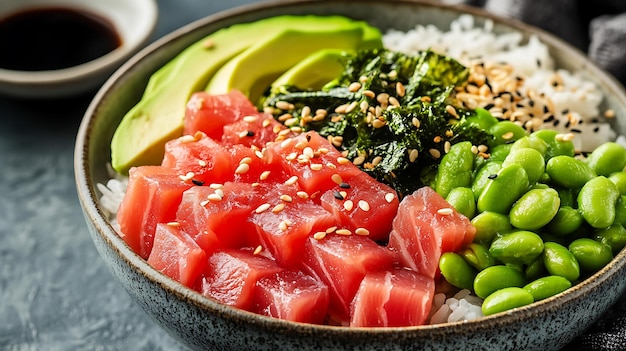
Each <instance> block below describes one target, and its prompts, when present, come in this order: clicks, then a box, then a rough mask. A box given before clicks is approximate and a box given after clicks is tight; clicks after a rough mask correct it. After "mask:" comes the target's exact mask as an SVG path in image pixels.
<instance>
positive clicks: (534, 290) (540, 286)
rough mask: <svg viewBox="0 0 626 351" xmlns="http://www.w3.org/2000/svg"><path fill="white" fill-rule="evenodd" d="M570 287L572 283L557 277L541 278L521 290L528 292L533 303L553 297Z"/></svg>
mask: <svg viewBox="0 0 626 351" xmlns="http://www.w3.org/2000/svg"><path fill="white" fill-rule="evenodd" d="M571 287H572V283H571V282H570V281H569V280H567V279H565V278H563V277H561V276H558V275H549V276H547V277H541V278H539V279H536V280H534V281H532V282H530V283H528V284H526V285H524V287H523V289H524V290H526V291H528V292H529V293H530V294H531V295H532V296H533V299H534V300H535V301H539V300H543V299H546V298H548V297H551V296H554V295H556V294H558V293H561V292H563V291H565V290H567V289H569V288H571Z"/></svg>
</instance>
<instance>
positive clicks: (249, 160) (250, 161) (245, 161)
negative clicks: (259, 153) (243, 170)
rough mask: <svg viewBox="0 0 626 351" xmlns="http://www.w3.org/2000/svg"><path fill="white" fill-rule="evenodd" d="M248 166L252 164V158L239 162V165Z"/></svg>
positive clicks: (245, 158)
mask: <svg viewBox="0 0 626 351" xmlns="http://www.w3.org/2000/svg"><path fill="white" fill-rule="evenodd" d="M244 163H245V164H250V163H252V157H244V158H242V159H241V161H239V164H244Z"/></svg>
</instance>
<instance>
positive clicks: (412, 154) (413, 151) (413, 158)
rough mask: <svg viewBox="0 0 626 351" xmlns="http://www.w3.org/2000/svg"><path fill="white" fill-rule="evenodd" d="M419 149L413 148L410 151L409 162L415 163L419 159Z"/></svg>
mask: <svg viewBox="0 0 626 351" xmlns="http://www.w3.org/2000/svg"><path fill="white" fill-rule="evenodd" d="M418 155H419V154H418V151H417V149H411V150H410V151H409V162H411V163H413V162H415V161H416V160H417V156H418Z"/></svg>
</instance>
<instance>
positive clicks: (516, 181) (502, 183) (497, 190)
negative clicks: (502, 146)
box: [476, 163, 529, 214]
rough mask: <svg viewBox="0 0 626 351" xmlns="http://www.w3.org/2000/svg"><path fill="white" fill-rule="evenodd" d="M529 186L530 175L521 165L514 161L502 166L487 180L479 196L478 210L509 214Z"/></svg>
mask: <svg viewBox="0 0 626 351" xmlns="http://www.w3.org/2000/svg"><path fill="white" fill-rule="evenodd" d="M528 186H529V182H528V175H526V171H525V170H524V168H523V167H522V166H521V165H519V164H515V163H513V164H510V165H508V166H506V167H502V168H501V169H500V171H498V173H496V176H495V177H494V178H491V179H489V180H488V181H487V184H486V185H485V188H484V189H483V191H482V192H481V193H480V195H479V196H478V201H477V202H476V208H477V209H478V212H484V211H492V212H498V213H502V214H507V213H509V210H510V209H511V206H513V203H514V202H515V201H517V199H519V197H520V196H522V194H524V193H525V192H526V190H527V189H528Z"/></svg>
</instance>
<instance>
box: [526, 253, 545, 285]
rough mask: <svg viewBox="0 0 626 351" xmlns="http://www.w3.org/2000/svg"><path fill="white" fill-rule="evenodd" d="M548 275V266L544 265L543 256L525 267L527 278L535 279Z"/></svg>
mask: <svg viewBox="0 0 626 351" xmlns="http://www.w3.org/2000/svg"><path fill="white" fill-rule="evenodd" d="M545 275H546V267H545V266H544V265H543V259H542V258H541V256H539V257H537V258H536V259H535V260H534V261H532V262H531V263H530V264H529V265H527V266H526V268H525V269H524V276H526V280H534V279H537V278H540V277H543V276H545Z"/></svg>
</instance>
